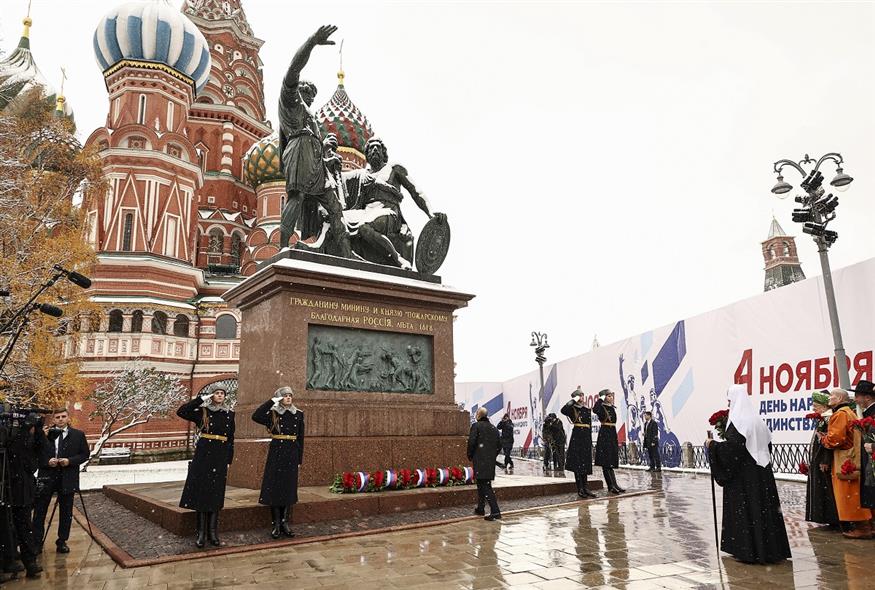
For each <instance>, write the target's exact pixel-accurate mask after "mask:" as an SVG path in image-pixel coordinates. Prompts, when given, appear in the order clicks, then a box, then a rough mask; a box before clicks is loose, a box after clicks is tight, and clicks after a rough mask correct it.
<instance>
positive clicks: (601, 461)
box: [592, 399, 620, 467]
mask: <svg viewBox="0 0 875 590" xmlns="http://www.w3.org/2000/svg"><path fill="white" fill-rule="evenodd" d="M592 412H593V414H595V415H596V416H598V418H599V422H601V424H600V425H599V435H598V439H597V440H596V443H595V464H596V465H598V466H599V467H619V466H620V445H619V443H617V408H615V407H614V406H609V405H606V404H605V403H604V401H603V400H601V399H597V400H596V402H595V404H593V406H592Z"/></svg>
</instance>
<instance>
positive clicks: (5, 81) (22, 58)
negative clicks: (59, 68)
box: [0, 17, 73, 122]
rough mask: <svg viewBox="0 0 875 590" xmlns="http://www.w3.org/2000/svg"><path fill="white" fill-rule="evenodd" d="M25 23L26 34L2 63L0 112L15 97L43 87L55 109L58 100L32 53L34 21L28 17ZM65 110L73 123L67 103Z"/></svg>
mask: <svg viewBox="0 0 875 590" xmlns="http://www.w3.org/2000/svg"><path fill="white" fill-rule="evenodd" d="M23 22H24V32H23V33H22V34H21V39H20V40H19V41H18V46H17V47H16V48H15V50H14V51H13V52H12V53H10V54H9V55H8V56H7V57H6V58H5V59H4V60H2V61H0V111H2V110H3V109H5V108H6V106H7V105H8V104H9V103H10V102H12V101H13V100H14V99H15V97H17V96H19V95H22V94H24V93H26V92H28V91H29V90H31V89H32V88H34V87H37V86H41V87H42V89H43V93H44V94H45V96H46V102H48V103H49V104H51V105H52V106H53V107H54V106H55V105H56V101H57V98H58V92H57V90H55V88H54V87H53V86H52V85H51V84H49V83H48V82H47V81H46V79H45V78H44V77H43V75H42V72H40V70H39V68H38V67H37V65H36V62H35V61H34V59H33V54H32V53H31V51H30V26H31V25H32V24H33V21H31V19H30V17H27V18H25V19H24V21H23ZM63 109H64V110H63V115H64V116H65V117H67V118H68V119H70V121H71V122H72V120H73V109H72V108H70V105H69V103H67V102H66V101H64V103H63Z"/></svg>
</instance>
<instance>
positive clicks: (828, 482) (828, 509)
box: [805, 390, 839, 527]
mask: <svg viewBox="0 0 875 590" xmlns="http://www.w3.org/2000/svg"><path fill="white" fill-rule="evenodd" d="M811 407H812V409H813V410H814V412H812V413H811V414H808V415H807V416H805V418H806V419H808V420H813V421H814V424H815V427H814V434H812V435H811V443H810V444H809V445H808V466H809V467H808V474H807V475H808V482H807V485H806V488H805V520H807V521H808V522H816V523H819V524H828V525H830V526H831V527H837V526H838V525H839V514H838V511H837V510H836V500H835V496H834V495H833V489H832V476H831V474H830V472H831V470H832V451H831V450H830V449H827V448H826V447H824V446H823V444H821V442H820V436H818V435H819V433H821V432H825V431H826V420H827V417H826V415H828V413H829V392H828V391H825V390H824V391H815V392H814V393H812V394H811Z"/></svg>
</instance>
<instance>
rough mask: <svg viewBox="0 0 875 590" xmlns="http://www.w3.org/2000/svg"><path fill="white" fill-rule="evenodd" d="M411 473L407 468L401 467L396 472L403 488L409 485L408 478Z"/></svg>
mask: <svg viewBox="0 0 875 590" xmlns="http://www.w3.org/2000/svg"><path fill="white" fill-rule="evenodd" d="M411 477H412V475H411V473H410V470H409V469H402V470H401V471H399V472H398V479H399V480H400V481H401V485H402V486H404V487H405V488H406V487H407V486H409V485H410V479H411Z"/></svg>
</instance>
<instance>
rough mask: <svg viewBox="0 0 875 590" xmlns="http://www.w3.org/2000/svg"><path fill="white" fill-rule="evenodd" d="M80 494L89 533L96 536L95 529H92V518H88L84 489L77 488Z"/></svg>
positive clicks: (92, 536)
mask: <svg viewBox="0 0 875 590" xmlns="http://www.w3.org/2000/svg"><path fill="white" fill-rule="evenodd" d="M76 493H78V494H79V502H81V503H82V513H83V514H84V515H85V522H86V523H87V524H88V534H89V535H91V538H92V539H93V538H94V531H92V530H91V520H90V519H89V518H88V508H86V507H85V498H83V497H82V490H76Z"/></svg>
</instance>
